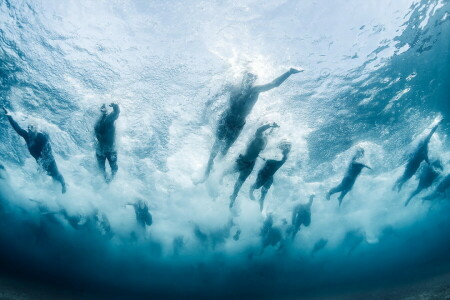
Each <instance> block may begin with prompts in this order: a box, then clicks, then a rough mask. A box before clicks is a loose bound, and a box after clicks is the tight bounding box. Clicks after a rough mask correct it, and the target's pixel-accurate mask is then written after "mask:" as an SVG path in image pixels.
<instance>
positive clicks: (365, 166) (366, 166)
mask: <svg viewBox="0 0 450 300" xmlns="http://www.w3.org/2000/svg"><path fill="white" fill-rule="evenodd" d="M362 166H363V167H364V168H367V169H369V170H372V168H371V167H369V166H368V165H365V164H362Z"/></svg>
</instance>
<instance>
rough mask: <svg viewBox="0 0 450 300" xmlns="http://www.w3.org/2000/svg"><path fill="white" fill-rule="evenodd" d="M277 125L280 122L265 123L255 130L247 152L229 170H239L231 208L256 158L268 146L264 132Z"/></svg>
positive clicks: (240, 155)
mask: <svg viewBox="0 0 450 300" xmlns="http://www.w3.org/2000/svg"><path fill="white" fill-rule="evenodd" d="M275 127H279V126H278V124H276V123H272V124H265V125H263V126H261V127H259V128H258V129H257V130H256V132H255V136H254V137H253V139H252V140H251V141H250V143H249V144H248V146H247V149H246V151H245V154H239V157H238V158H237V159H236V163H235V164H234V166H233V167H232V169H230V170H229V171H228V172H227V174H230V173H235V172H239V178H238V179H237V181H236V183H235V185H234V190H233V194H232V195H231V196H230V208H232V207H233V204H234V201H235V200H236V197H237V195H238V193H239V190H240V189H241V186H242V184H243V183H244V182H245V180H246V179H247V177H248V176H249V175H250V173H251V172H252V171H253V168H254V167H255V163H256V159H257V158H258V157H259V154H260V153H261V151H263V150H264V148H266V145H267V137H266V136H265V135H264V132H265V131H266V130H267V129H269V128H275ZM225 175H226V174H225Z"/></svg>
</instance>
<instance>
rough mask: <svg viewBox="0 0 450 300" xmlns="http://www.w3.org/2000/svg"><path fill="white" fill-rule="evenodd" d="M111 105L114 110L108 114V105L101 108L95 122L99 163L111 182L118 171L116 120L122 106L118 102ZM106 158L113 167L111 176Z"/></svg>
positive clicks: (107, 179)
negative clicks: (106, 165) (108, 172)
mask: <svg viewBox="0 0 450 300" xmlns="http://www.w3.org/2000/svg"><path fill="white" fill-rule="evenodd" d="M109 106H111V107H112V108H113V112H111V113H109V114H108V110H107V108H106V105H105V104H103V105H102V106H101V108H100V111H101V116H100V118H99V119H98V120H97V122H96V123H95V127H94V129H95V137H96V138H97V149H96V156H97V163H98V167H99V169H100V171H101V172H102V175H103V177H104V178H105V181H106V182H108V183H109V182H110V181H111V180H112V179H113V178H114V176H115V175H116V173H117V170H118V169H119V167H118V166H117V151H116V126H115V121H116V120H117V118H119V113H120V108H119V105H118V104H116V103H111V104H110V105H109ZM106 160H108V162H109V166H110V167H111V177H110V178H108V175H107V174H106V170H105V164H106Z"/></svg>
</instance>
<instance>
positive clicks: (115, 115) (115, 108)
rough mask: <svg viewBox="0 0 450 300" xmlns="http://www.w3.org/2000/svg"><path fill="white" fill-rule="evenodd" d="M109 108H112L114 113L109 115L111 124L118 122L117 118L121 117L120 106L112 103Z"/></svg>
mask: <svg viewBox="0 0 450 300" xmlns="http://www.w3.org/2000/svg"><path fill="white" fill-rule="evenodd" d="M109 106H111V107H112V108H113V112H112V113H110V114H109V116H108V120H109V121H110V122H114V121H115V120H117V118H118V117H119V114H120V108H119V104H117V103H111V104H110V105H109Z"/></svg>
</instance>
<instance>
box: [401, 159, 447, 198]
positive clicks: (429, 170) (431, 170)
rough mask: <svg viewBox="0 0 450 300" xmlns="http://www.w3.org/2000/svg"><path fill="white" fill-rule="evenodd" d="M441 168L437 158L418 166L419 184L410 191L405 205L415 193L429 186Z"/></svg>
mask: <svg viewBox="0 0 450 300" xmlns="http://www.w3.org/2000/svg"><path fill="white" fill-rule="evenodd" d="M442 170H443V167H442V164H441V162H440V161H439V160H435V161H432V162H431V163H430V164H428V163H427V164H425V165H422V167H421V168H420V173H419V174H420V175H419V184H418V185H417V188H416V189H415V190H414V192H412V193H411V195H410V196H409V198H408V200H406V202H405V206H407V205H408V203H409V202H410V201H411V199H412V198H414V197H415V196H416V195H417V194H419V193H420V192H421V191H422V190H425V189H427V188H429V187H430V186H431V185H432V184H433V182H434V181H435V180H436V178H438V177H439V175H440V174H441V171H442Z"/></svg>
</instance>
